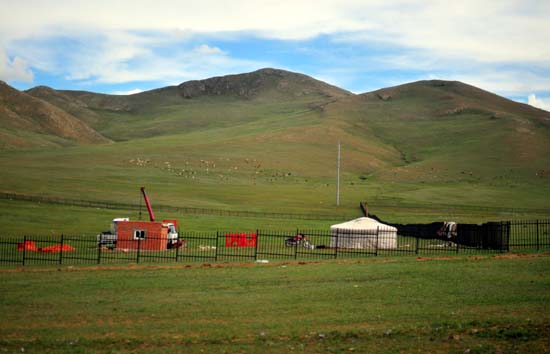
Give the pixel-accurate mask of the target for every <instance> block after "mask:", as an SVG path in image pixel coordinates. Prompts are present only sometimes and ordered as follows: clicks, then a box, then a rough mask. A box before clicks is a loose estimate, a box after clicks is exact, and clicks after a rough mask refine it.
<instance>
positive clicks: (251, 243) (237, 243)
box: [225, 233, 258, 247]
mask: <svg viewBox="0 0 550 354" xmlns="http://www.w3.org/2000/svg"><path fill="white" fill-rule="evenodd" d="M257 239H258V235H257V234H244V233H240V234H225V247H256V241H257Z"/></svg>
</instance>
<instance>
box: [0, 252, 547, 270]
mask: <svg viewBox="0 0 550 354" xmlns="http://www.w3.org/2000/svg"><path fill="white" fill-rule="evenodd" d="M537 257H550V252H545V253H506V254H498V255H494V256H482V255H475V256H469V257H467V258H466V259H467V260H469V261H478V260H482V259H489V258H495V259H522V258H537ZM400 259H403V258H363V259H342V260H324V261H273V262H269V263H261V264H258V263H256V262H246V263H242V262H241V263H197V264H189V263H186V264H171V265H145V264H135V263H134V264H121V265H97V266H85V265H83V266H72V265H71V266H63V267H55V268H54V267H51V268H49V267H48V268H46V267H45V268H24V267H18V268H15V269H0V273H20V272H28V273H40V272H58V271H59V272H72V271H106V270H144V269H184V268H250V267H258V266H261V267H281V266H304V265H314V264H338V265H346V264H369V263H395V262H398V261H399V260H400ZM463 259H464V257H463V256H439V257H416V261H417V262H427V261H458V260H463Z"/></svg>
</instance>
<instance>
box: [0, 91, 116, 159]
mask: <svg viewBox="0 0 550 354" xmlns="http://www.w3.org/2000/svg"><path fill="white" fill-rule="evenodd" d="M52 91H54V90H52ZM0 138H1V139H0V141H1V145H0V146H1V148H3V149H13V148H29V147H40V148H43V147H48V146H50V147H51V146H71V145H76V144H94V143H105V142H108V141H109V140H108V139H106V138H104V137H103V136H102V135H101V134H99V133H97V131H95V130H94V129H91V128H90V127H89V126H88V125H87V124H86V123H85V122H83V121H81V120H80V119H78V118H76V117H75V116H73V115H72V114H70V113H68V112H67V111H65V110H62V109H60V108H58V107H56V106H55V105H52V104H49V103H48V102H46V101H43V100H41V99H37V98H35V97H33V96H31V95H29V94H26V93H24V92H20V91H18V90H16V89H14V88H13V87H11V86H9V85H7V84H6V83H4V82H0Z"/></svg>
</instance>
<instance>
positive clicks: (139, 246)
mask: <svg viewBox="0 0 550 354" xmlns="http://www.w3.org/2000/svg"><path fill="white" fill-rule="evenodd" d="M140 251H141V238H138V249H137V254H136V263H139V254H140Z"/></svg>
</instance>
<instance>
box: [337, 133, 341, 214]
mask: <svg viewBox="0 0 550 354" xmlns="http://www.w3.org/2000/svg"><path fill="white" fill-rule="evenodd" d="M336 206H340V140H338V161H337V173H336Z"/></svg>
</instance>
